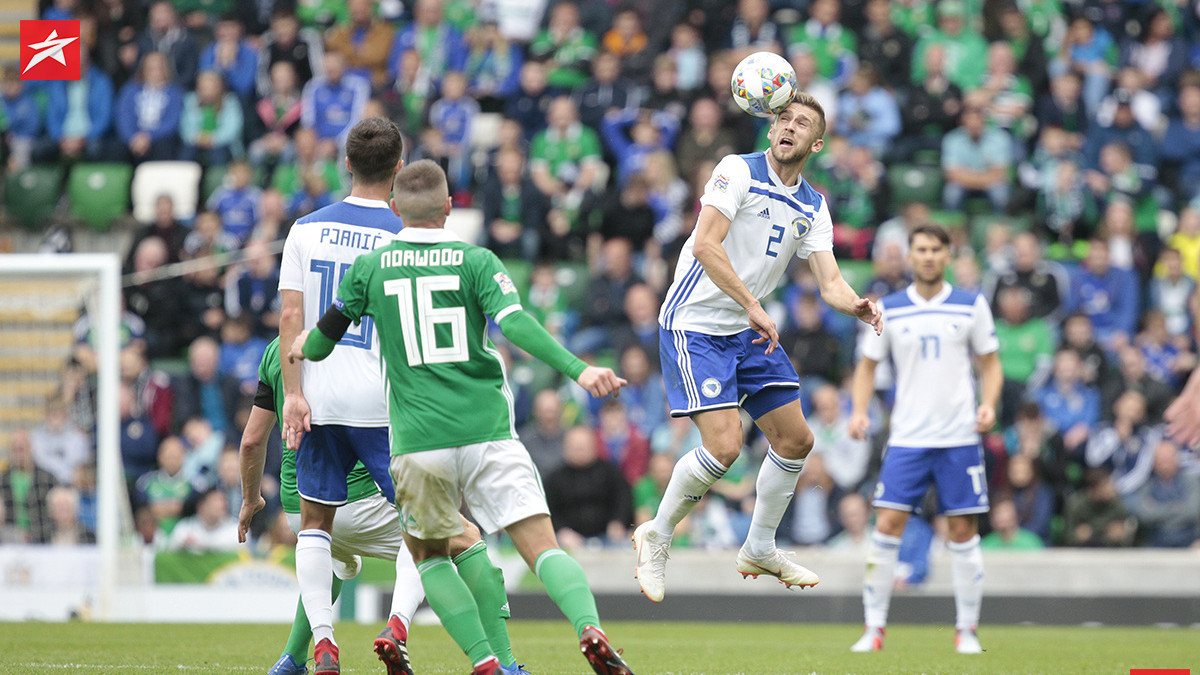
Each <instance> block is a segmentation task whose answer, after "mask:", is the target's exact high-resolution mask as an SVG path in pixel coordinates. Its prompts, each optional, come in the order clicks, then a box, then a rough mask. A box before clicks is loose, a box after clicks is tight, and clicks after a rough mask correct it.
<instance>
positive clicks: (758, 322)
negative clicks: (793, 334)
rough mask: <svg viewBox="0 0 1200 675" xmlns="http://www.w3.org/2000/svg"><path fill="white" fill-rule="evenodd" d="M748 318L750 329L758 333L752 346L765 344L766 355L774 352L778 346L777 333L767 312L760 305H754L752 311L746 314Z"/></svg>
mask: <svg viewBox="0 0 1200 675" xmlns="http://www.w3.org/2000/svg"><path fill="white" fill-rule="evenodd" d="M746 313H747V314H748V315H749V317H750V327H751V328H753V329H754V332H755V333H758V335H759V337H758V338H756V339H755V340H753V341H752V342H753V344H756V345H761V344H762V343H764V342H766V343H769V344H767V351H766V353H767V354H770V353H771V352H774V351H775V348H776V347H778V346H779V331H777V330H775V322H774V321H773V320H771V317H770V316H769V315H768V314H767V310H765V309H763V308H762V305H755V306H754V307H753V308H752V309H750V310H749V311H748V312H746Z"/></svg>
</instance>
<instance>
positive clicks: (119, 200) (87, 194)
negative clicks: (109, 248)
mask: <svg viewBox="0 0 1200 675" xmlns="http://www.w3.org/2000/svg"><path fill="white" fill-rule="evenodd" d="M132 180H133V167H131V166H130V165H128V164H118V163H93V164H88V163H85V164H76V165H75V167H74V168H73V169H71V175H70V176H69V177H68V178H67V195H68V196H69V197H70V199H71V215H72V216H73V217H75V218H78V219H80V220H82V221H83V222H85V223H87V225H88V227H91V228H92V229H93V230H99V231H107V230H108V227H109V225H110V224H112V221H114V220H116V219H117V218H120V217H121V216H123V215H126V214H127V213H129V183H130V181H132Z"/></svg>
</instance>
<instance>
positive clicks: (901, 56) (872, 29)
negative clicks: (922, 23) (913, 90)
mask: <svg viewBox="0 0 1200 675" xmlns="http://www.w3.org/2000/svg"><path fill="white" fill-rule="evenodd" d="M890 4H891V3H889V2H888V0H868V2H867V3H866V4H865V6H864V8H863V13H864V17H865V18H866V22H867V23H866V25H865V26H864V27H863V29H862V32H861V34H860V39H859V43H858V58H859V60H860V61H861V62H862V63H863V64H870V65H871V66H872V67H874V68H875V71H876V72H877V73H878V74H879V79H880V80H882V81H884V82H894V83H896V84H897V86H900V85H902V84H903V83H906V82H909V70H910V69H911V68H912V53H913V46H914V43H913V40H912V38H911V37H910V36H909V35H907V34H906V33H904V32H903V31H901V30H899V29H898V28H897V27H896V24H895V23H894V22H893V21H892V14H891V8H890Z"/></svg>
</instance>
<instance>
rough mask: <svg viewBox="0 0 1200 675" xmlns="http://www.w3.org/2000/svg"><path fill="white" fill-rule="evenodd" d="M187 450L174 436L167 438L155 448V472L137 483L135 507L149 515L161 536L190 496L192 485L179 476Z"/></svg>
mask: <svg viewBox="0 0 1200 675" xmlns="http://www.w3.org/2000/svg"><path fill="white" fill-rule="evenodd" d="M186 453H187V448H186V447H185V446H184V444H183V439H181V438H179V437H178V436H167V437H166V438H164V439H163V440H162V442H161V443H159V445H158V469H157V470H155V471H152V472H150V473H147V474H143V475H142V477H141V478H138V481H137V488H136V489H137V500H138V504H139V505H144V506H147V507H149V509H150V513H151V514H152V515H153V516H154V519H155V521H157V522H158V527H159V529H161V530H162V531H163V532H166V533H170V531H171V528H173V527H175V523H176V522H178V521H179V517H180V514H181V513H183V503H184V501H185V500H186V499H187V498H188V496H189V495H191V493H192V483H191V481H190V480H189V478H188V476H187V475H185V474H184V472H183V460H184V458H185V457H186Z"/></svg>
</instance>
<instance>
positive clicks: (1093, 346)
mask: <svg viewBox="0 0 1200 675" xmlns="http://www.w3.org/2000/svg"><path fill="white" fill-rule="evenodd" d="M1062 346H1063V348H1064V349H1071V350H1073V351H1074V352H1075V353H1076V354H1078V355H1079V359H1080V363H1082V364H1083V382H1084V383H1085V384H1088V385H1099V384H1100V381H1101V379H1105V378H1108V377H1109V370H1110V369H1111V367H1110V362H1109V357H1108V355H1107V354H1105V353H1104V349H1103V348H1102V347H1101V346H1100V344H1099V343H1097V342H1096V328H1095V326H1093V325H1092V320H1091V319H1089V318H1088V317H1087V315H1085V314H1081V313H1076V314H1071V315H1069V316H1068V317H1067V318H1066V319H1065V320H1064V321H1063V323H1062Z"/></svg>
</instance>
